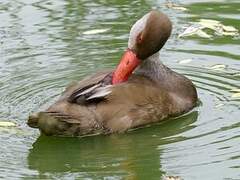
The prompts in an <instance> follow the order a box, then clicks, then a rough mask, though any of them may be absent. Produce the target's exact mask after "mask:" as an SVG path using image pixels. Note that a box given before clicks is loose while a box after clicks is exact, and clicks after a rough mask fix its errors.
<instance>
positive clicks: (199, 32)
mask: <svg viewBox="0 0 240 180" xmlns="http://www.w3.org/2000/svg"><path fill="white" fill-rule="evenodd" d="M196 34H197V35H198V36H199V37H202V38H211V37H212V36H211V35H209V34H207V33H205V32H204V31H202V30H199V31H197V33H196Z"/></svg>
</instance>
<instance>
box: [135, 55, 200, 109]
mask: <svg viewBox="0 0 240 180" xmlns="http://www.w3.org/2000/svg"><path fill="white" fill-rule="evenodd" d="M135 73H136V74H138V75H143V76H145V77H147V78H149V79H151V80H152V81H154V82H155V83H156V84H158V85H159V86H160V87H161V88H164V89H166V90H167V91H168V92H169V94H171V96H173V99H177V100H178V101H177V102H178V103H179V106H180V107H182V106H183V104H186V106H189V107H192V104H193V103H196V99H197V93H196V89H195V87H194V86H193V84H192V83H191V81H190V80H189V79H187V78H186V77H185V76H183V75H181V74H178V73H176V72H174V71H172V70H171V69H169V68H168V67H167V66H165V65H164V64H163V63H162V62H161V61H160V59H159V52H158V53H156V54H154V55H152V56H151V57H149V58H148V59H146V60H144V62H142V63H141V65H140V66H139V67H138V69H136V71H135Z"/></svg>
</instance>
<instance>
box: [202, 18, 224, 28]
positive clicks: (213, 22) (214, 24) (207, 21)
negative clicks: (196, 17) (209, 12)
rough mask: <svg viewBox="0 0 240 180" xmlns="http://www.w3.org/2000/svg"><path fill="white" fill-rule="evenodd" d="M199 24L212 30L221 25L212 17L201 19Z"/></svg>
mask: <svg viewBox="0 0 240 180" xmlns="http://www.w3.org/2000/svg"><path fill="white" fill-rule="evenodd" d="M198 24H199V25H201V26H203V27H204V28H209V29H212V30H216V29H217V28H220V27H221V23H220V22H219V21H216V20H212V19H200V21H199V22H198Z"/></svg>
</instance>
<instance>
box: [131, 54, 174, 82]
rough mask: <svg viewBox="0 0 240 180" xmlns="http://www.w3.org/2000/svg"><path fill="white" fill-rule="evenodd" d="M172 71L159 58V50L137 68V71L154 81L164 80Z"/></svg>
mask: <svg viewBox="0 0 240 180" xmlns="http://www.w3.org/2000/svg"><path fill="white" fill-rule="evenodd" d="M169 72H172V71H171V70H170V69H169V68H167V67H166V66H165V65H163V63H162V62H161V61H160V59H159V52H157V53H155V54H153V55H152V56H150V57H148V58H147V59H145V60H144V61H143V62H142V63H141V65H140V66H139V67H138V68H137V69H136V71H135V73H136V74H140V75H143V76H146V77H148V78H150V79H152V80H154V81H157V82H159V81H164V79H165V78H167V77H168V76H169Z"/></svg>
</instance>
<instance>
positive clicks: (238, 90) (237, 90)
mask: <svg viewBox="0 0 240 180" xmlns="http://www.w3.org/2000/svg"><path fill="white" fill-rule="evenodd" d="M230 92H239V93H240V89H231V90H230Z"/></svg>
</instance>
